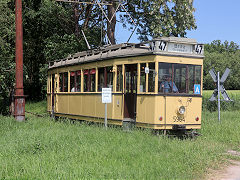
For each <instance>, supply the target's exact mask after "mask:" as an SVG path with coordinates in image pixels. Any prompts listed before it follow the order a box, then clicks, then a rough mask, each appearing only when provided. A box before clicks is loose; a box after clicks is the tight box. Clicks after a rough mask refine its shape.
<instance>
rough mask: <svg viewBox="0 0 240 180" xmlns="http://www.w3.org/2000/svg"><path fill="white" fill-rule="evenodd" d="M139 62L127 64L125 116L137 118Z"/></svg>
mask: <svg viewBox="0 0 240 180" xmlns="http://www.w3.org/2000/svg"><path fill="white" fill-rule="evenodd" d="M136 105H137V64H127V65H125V92H124V118H130V119H135V118H136Z"/></svg>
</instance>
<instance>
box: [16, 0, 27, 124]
mask: <svg viewBox="0 0 240 180" xmlns="http://www.w3.org/2000/svg"><path fill="white" fill-rule="evenodd" d="M15 6H16V19H15V20H16V74H15V78H16V86H15V89H16V90H15V96H14V97H15V112H14V116H15V119H16V121H19V122H21V121H24V120H25V96H24V92H23V28H22V0H16V1H15Z"/></svg>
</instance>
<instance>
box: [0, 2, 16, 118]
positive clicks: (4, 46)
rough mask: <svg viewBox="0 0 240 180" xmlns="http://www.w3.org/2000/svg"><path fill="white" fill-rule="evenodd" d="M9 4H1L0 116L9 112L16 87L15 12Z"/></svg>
mask: <svg viewBox="0 0 240 180" xmlns="http://www.w3.org/2000/svg"><path fill="white" fill-rule="evenodd" d="M9 2H10V1H9V0H3V1H1V3H0V11H1V15H0V24H1V26H0V114H7V113H8V112H9V108H8V107H9V106H8V105H9V102H10V98H11V97H10V96H11V92H12V90H13V86H14V83H13V82H14V70H15V60H14V51H15V41H14V38H15V31H14V12H13V11H12V10H11V9H10V8H9V7H8V3H9Z"/></svg>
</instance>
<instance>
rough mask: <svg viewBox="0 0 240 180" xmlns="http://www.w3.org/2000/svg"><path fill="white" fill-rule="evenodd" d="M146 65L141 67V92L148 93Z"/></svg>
mask: <svg viewBox="0 0 240 180" xmlns="http://www.w3.org/2000/svg"><path fill="white" fill-rule="evenodd" d="M145 68H146V64H141V66H140V92H146V73H145Z"/></svg>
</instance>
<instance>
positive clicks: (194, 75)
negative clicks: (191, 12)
mask: <svg viewBox="0 0 240 180" xmlns="http://www.w3.org/2000/svg"><path fill="white" fill-rule="evenodd" d="M188 75H189V77H188V79H189V93H190V94H193V93H194V85H195V84H201V66H196V65H189V73H188Z"/></svg>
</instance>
